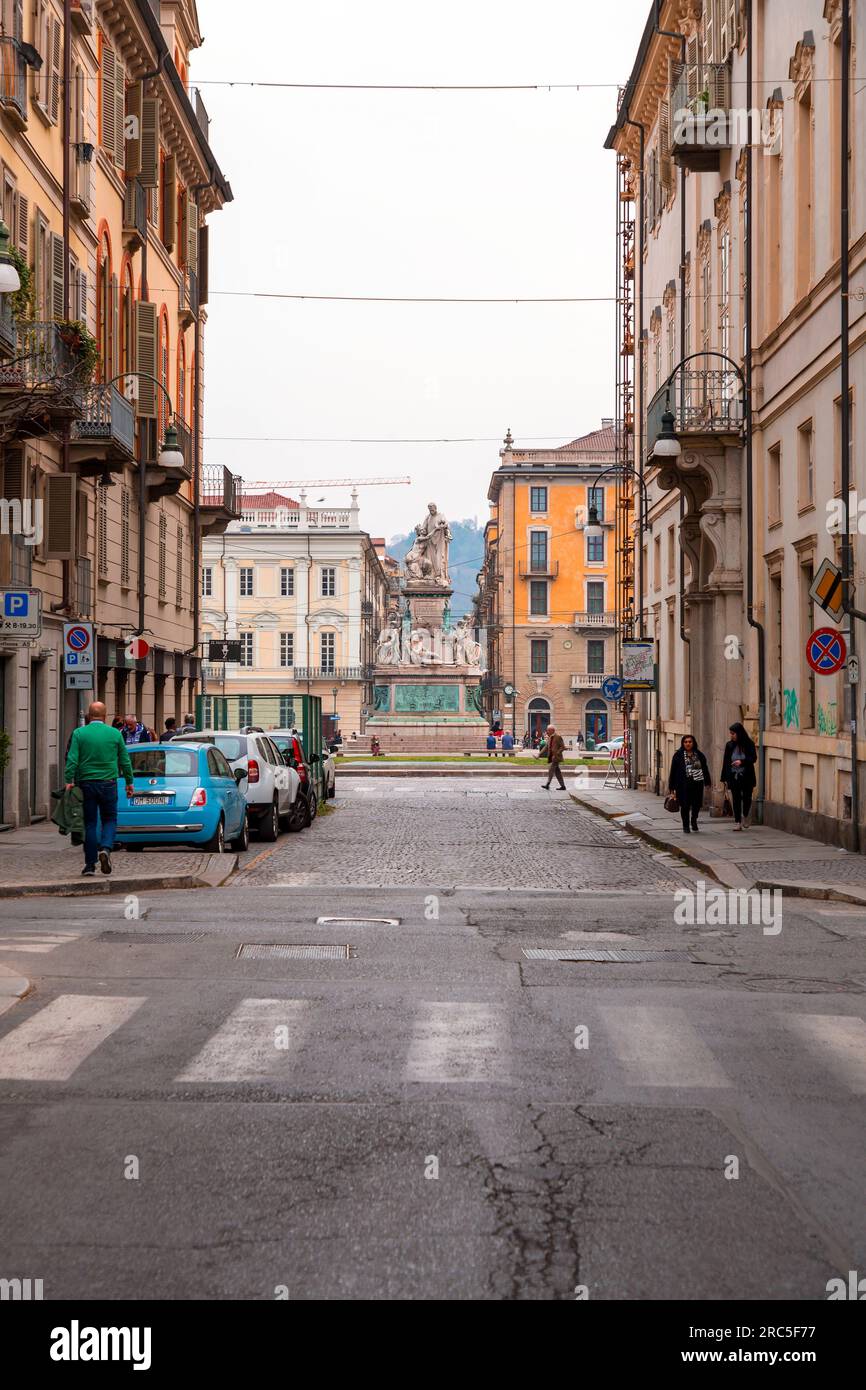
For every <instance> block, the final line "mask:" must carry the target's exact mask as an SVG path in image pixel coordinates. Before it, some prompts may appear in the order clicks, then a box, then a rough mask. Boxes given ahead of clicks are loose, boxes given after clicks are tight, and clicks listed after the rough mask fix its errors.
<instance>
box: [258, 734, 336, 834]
mask: <svg viewBox="0 0 866 1390" xmlns="http://www.w3.org/2000/svg"><path fill="white" fill-rule="evenodd" d="M268 738H270V739H273V741H274V743H275V744H276V745H277V747H278V748H279V750H280V754H281V755H282V758H283V760H284V762H285V764H286V767H288V768H291V769H292V770H293V771H295V772H297V774H298V776H299V777H300V779H301V791H302V792H303V794H304V796H305V797H306V801H307V819H306V820H305V821H304V824H305V825H311V824H312V822H313V821H314V820H315V818H316V812H317V811H318V809H319V798H318V796H317V794H316V783H315V779H314V778H313V775H312V772H311V770H310V763H311V762H318V761H319V755H318V753H312V754H311V755H310V757H309V758H307V755H306V753H305V752H304V747H303V744H302V743H301V737H300V734H298V733H296V732H295V731H294V730H293V729H269V730H268ZM325 794H326V795H327V791H326V793H325Z"/></svg>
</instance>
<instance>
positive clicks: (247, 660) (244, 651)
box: [239, 632, 253, 724]
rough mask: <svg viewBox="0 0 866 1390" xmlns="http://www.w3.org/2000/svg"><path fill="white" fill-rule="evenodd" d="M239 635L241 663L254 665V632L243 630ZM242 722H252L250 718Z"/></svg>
mask: <svg viewBox="0 0 866 1390" xmlns="http://www.w3.org/2000/svg"><path fill="white" fill-rule="evenodd" d="M239 635H240V643H241V660H240V664H241V666H252V664H253V634H252V633H251V632H242V633H240V634H239ZM250 718H252V716H250ZM241 723H243V724H249V723H250V719H243V720H241Z"/></svg>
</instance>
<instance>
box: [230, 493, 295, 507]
mask: <svg viewBox="0 0 866 1390" xmlns="http://www.w3.org/2000/svg"><path fill="white" fill-rule="evenodd" d="M241 506H242V507H243V508H244V511H249V512H257V511H258V512H263V511H269V510H270V509H271V508H273V507H290V508H291V507H293V508H295V509H296V510H297V509H299V504H298V503H297V502H296V501H295V499H294V498H293V497H284V496H283V494H282V493H281V492H243V493H241Z"/></svg>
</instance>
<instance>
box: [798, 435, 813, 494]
mask: <svg viewBox="0 0 866 1390" xmlns="http://www.w3.org/2000/svg"><path fill="white" fill-rule="evenodd" d="M797 435H798V448H799V453H800V511H806V510H808V508H809V507H813V506H814V505H815V453H814V450H815V436H814V432H813V429H812V421H811V420H809V421H807V423H806V424H805V425H801V426H800V428H799V430H798V431H797Z"/></svg>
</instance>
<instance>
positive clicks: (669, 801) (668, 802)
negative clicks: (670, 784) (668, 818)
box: [665, 792, 680, 815]
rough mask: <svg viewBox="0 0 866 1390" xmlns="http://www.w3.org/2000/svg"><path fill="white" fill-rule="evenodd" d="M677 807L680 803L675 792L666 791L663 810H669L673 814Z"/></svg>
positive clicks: (678, 807)
mask: <svg viewBox="0 0 866 1390" xmlns="http://www.w3.org/2000/svg"><path fill="white" fill-rule="evenodd" d="M679 809H680V803H679V801H678V800H677V794H676V792H668V794H667V796H666V797H665V810H666V811H670V812H671V813H672V814H673V815H676V813H677V811H678V810H679Z"/></svg>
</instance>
